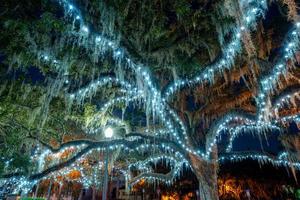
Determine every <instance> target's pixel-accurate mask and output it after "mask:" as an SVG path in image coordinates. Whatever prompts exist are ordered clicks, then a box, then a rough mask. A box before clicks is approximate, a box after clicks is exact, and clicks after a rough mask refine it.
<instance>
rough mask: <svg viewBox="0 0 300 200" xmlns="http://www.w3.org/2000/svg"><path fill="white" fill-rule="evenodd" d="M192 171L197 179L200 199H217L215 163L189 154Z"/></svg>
mask: <svg viewBox="0 0 300 200" xmlns="http://www.w3.org/2000/svg"><path fill="white" fill-rule="evenodd" d="M189 157H190V163H191V166H192V168H193V171H194V173H195V175H196V177H197V179H198V181H199V196H200V200H218V199H219V197H218V185H217V163H216V162H214V161H211V162H207V161H205V160H203V159H201V158H200V157H198V156H195V155H193V154H190V155H189Z"/></svg>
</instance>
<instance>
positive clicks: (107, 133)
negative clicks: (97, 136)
mask: <svg viewBox="0 0 300 200" xmlns="http://www.w3.org/2000/svg"><path fill="white" fill-rule="evenodd" d="M113 134H114V131H113V129H112V128H110V127H107V128H106V129H105V130H104V135H105V137H106V138H111V137H112V136H113Z"/></svg>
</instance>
